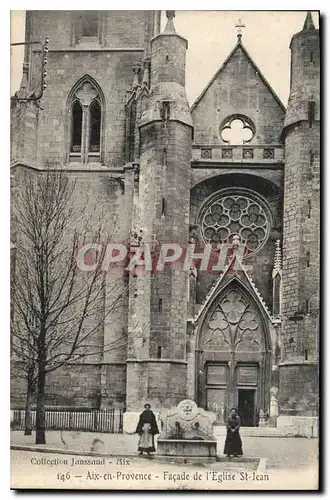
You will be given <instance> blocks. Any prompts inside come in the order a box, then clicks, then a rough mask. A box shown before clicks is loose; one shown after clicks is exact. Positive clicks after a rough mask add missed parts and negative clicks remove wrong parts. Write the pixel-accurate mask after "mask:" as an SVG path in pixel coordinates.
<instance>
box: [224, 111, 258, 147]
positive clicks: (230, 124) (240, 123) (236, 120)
mask: <svg viewBox="0 0 330 500" xmlns="http://www.w3.org/2000/svg"><path fill="white" fill-rule="evenodd" d="M254 134H255V127H254V124H253V123H252V121H251V120H250V119H249V118H247V117H246V116H243V115H234V116H232V117H230V118H229V119H228V118H227V119H226V120H225V122H224V123H223V124H222V126H221V128H220V135H221V139H222V140H223V141H224V142H225V143H226V144H233V145H240V144H246V143H248V142H250V141H251V139H252V138H253V136H254Z"/></svg>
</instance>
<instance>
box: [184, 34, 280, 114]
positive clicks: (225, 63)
mask: <svg viewBox="0 0 330 500" xmlns="http://www.w3.org/2000/svg"><path fill="white" fill-rule="evenodd" d="M238 49H241V50H242V52H243V54H244V55H245V57H246V58H247V59H248V61H249V62H250V63H251V65H252V66H253V68H254V69H255V71H256V72H257V73H258V75H259V77H260V79H261V81H262V82H263V83H264V84H265V85H266V87H267V89H268V90H269V92H270V93H271V94H272V95H273V97H274V99H275V101H276V102H277V103H278V105H279V106H280V107H281V109H282V111H283V112H284V113H285V111H286V108H285V106H284V104H283V103H282V101H281V99H280V98H279V97H278V95H277V94H276V92H275V91H274V89H273V88H272V87H271V85H270V84H269V82H268V81H267V79H266V78H265V77H264V75H263V74H262V72H261V71H260V69H259V68H258V66H257V65H256V64H255V62H254V61H253V59H252V58H251V56H250V54H249V53H248V51H247V50H246V48H245V47H244V45H243V44H242V42H241V40H238V42H237V43H236V45H235V47H234V48H233V50H232V51H231V52H230V54H229V56H228V57H227V58H226V60H225V61H224V63H223V64H222V65H221V67H220V69H218V71H217V72H216V73H215V75H214V76H213V77H212V78H211V80H210V81H209V83H208V84H207V85H206V87H205V88H204V90H203V92H202V93H201V94H200V95H199V96H198V97H197V99H196V101H195V102H194V104H193V105H192V106H191V111H193V110H194V109H195V107H196V106H197V105H198V103H199V102H200V101H201V100H202V98H203V97H204V95H205V94H206V92H207V91H208V89H209V88H210V87H211V85H212V83H213V82H214V81H215V80H216V79H217V78H218V76H219V74H220V73H221V72H222V71H223V70H224V68H225V67H226V65H227V64H228V62H229V61H230V59H231V58H232V56H233V55H234V54H235V52H236V51H237V50H238Z"/></svg>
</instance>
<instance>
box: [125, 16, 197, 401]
mask: <svg viewBox="0 0 330 500" xmlns="http://www.w3.org/2000/svg"><path fill="white" fill-rule="evenodd" d="M166 15H167V24H166V27H165V30H164V32H162V33H160V34H158V35H156V36H155V37H154V38H152V39H151V42H150V58H151V61H150V91H149V92H148V93H147V94H146V95H145V96H143V97H142V109H141V119H140V122H139V124H138V127H139V131H140V134H139V136H140V159H139V182H138V187H137V188H136V189H137V191H136V194H135V198H134V206H135V208H134V214H135V215H134V217H133V230H135V231H136V232H137V233H138V234H141V237H142V241H143V242H144V243H150V245H151V248H154V249H155V252H156V251H157V250H156V249H157V248H159V245H162V244H164V243H165V244H168V243H170V244H171V243H173V242H175V243H177V244H179V245H180V246H186V245H187V243H188V235H189V226H188V221H189V193H190V161H191V137H192V119H191V115H190V110H189V105H188V102H187V97H186V92H185V60H186V49H187V41H186V40H185V39H184V38H182V37H181V36H180V35H178V34H177V33H176V32H175V28H174V23H173V18H174V12H173V11H167V14H166ZM163 248H164V247H163ZM187 274H188V273H187V272H185V271H184V270H183V269H182V266H181V267H180V268H175V267H173V266H171V265H165V267H164V269H163V270H161V269H158V270H157V269H156V270H155V269H154V271H153V272H148V273H147V274H146V275H139V273H138V271H137V270H136V269H133V270H132V271H131V277H130V279H131V281H132V280H133V281H134V282H135V285H133V287H132V288H131V290H132V291H131V296H130V306H129V335H131V336H132V338H133V340H132V342H129V352H128V359H127V409H128V411H137V410H139V409H140V408H141V404H142V402H143V401H145V402H146V401H148V402H151V403H152V404H153V405H154V407H156V408H162V407H170V406H173V405H176V404H177V403H178V402H179V401H180V400H181V399H182V398H184V397H185V396H186V368H187V366H186V364H187V363H186V317H187V277H188V276H187ZM137 318H139V322H140V325H141V324H142V331H141V338H139V337H137V336H136V334H135V335H134V332H135V330H136V327H135V324H136V321H137ZM134 337H135V340H134ZM137 380H138V381H139V382H138V384H137V383H136V381H137Z"/></svg>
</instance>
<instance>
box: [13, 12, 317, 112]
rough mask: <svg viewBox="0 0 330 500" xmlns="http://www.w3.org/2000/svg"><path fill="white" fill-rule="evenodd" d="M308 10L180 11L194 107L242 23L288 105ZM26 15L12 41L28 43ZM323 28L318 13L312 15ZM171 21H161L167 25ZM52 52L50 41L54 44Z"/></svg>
mask: <svg viewBox="0 0 330 500" xmlns="http://www.w3.org/2000/svg"><path fill="white" fill-rule="evenodd" d="M305 17H306V12H305V11H293V12H287V11H282V12H276V11H262V12H261V11H210V10H208V11H189V10H181V11H176V14H175V19H174V24H175V28H176V31H177V33H179V34H180V35H182V36H184V37H185V38H186V39H187V40H188V51H187V69H186V91H187V96H188V100H189V103H190V104H193V102H194V101H195V99H196V98H197V97H198V96H199V94H201V93H202V91H203V89H204V88H205V87H206V85H207V84H208V82H209V81H210V80H211V79H212V77H213V76H214V74H215V73H216V72H217V70H218V69H219V68H220V66H221V65H222V63H223V62H224V60H225V59H226V57H227V56H228V54H229V53H230V52H231V50H232V49H233V47H234V45H235V44H236V41H237V29H236V28H235V24H237V22H238V20H239V19H241V20H242V21H243V24H245V28H244V29H243V37H242V42H243V44H244V46H245V48H246V49H247V51H248V52H249V54H250V56H251V57H252V59H253V60H254V62H255V63H256V64H257V66H258V67H259V69H260V71H261V72H262V73H263V75H264V76H265V77H266V79H267V80H268V82H269V83H270V85H271V86H272V87H273V89H274V90H275V92H276V93H277V95H278V96H279V98H280V99H281V101H282V102H283V104H284V105H286V104H287V101H288V96H289V82H290V49H289V46H290V40H291V37H292V35H294V33H296V32H298V31H300V30H301V29H302V27H303V24H304V20H305ZM24 20H25V12H24V11H18V10H16V11H12V12H11V42H21V41H24ZM313 20H314V23H315V25H316V27H318V13H317V12H313ZM165 22H166V18H165V15H164V14H163V16H162V26H163V27H164V23H165ZM50 48H51V42H50ZM22 62H23V49H22V47H20V48H18V47H12V48H11V94H13V93H14V92H15V91H16V90H18V88H19V85H20V81H21V75H22Z"/></svg>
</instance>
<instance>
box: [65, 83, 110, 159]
mask: <svg viewBox="0 0 330 500" xmlns="http://www.w3.org/2000/svg"><path fill="white" fill-rule="evenodd" d="M68 112H69V113H71V119H70V120H69V137H70V141H69V142H70V148H69V158H68V159H69V161H75V162H77V161H79V162H81V163H88V162H95V161H96V162H100V161H101V153H102V133H103V132H102V131H103V130H104V127H103V120H104V97H103V94H102V91H101V89H100V88H99V87H98V85H97V84H96V82H94V81H93V80H92V79H91V78H90V77H87V76H86V77H85V78H84V79H83V80H81V81H80V82H79V83H78V84H77V85H76V86H75V87H74V88H73V89H72V91H71V92H70V95H69V103H68Z"/></svg>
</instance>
